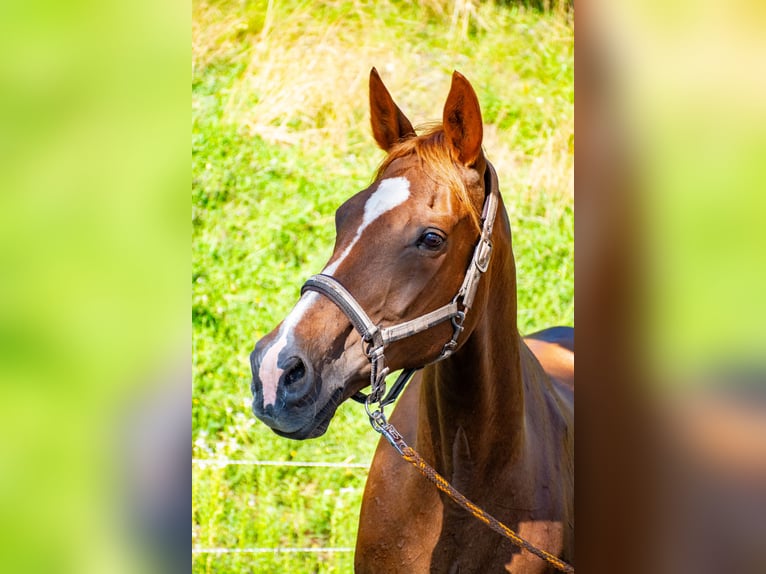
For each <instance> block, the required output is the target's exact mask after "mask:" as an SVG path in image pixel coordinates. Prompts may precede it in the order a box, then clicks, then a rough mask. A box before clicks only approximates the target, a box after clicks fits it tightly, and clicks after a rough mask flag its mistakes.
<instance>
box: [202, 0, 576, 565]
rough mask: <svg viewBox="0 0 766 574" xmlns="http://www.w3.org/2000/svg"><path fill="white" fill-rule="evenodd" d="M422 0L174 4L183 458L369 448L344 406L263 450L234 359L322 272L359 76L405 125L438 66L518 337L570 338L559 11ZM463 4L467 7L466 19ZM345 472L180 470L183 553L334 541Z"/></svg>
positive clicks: (357, 123)
mask: <svg viewBox="0 0 766 574" xmlns="http://www.w3.org/2000/svg"><path fill="white" fill-rule="evenodd" d="M452 6H453V4H452V3H451V2H444V1H438V0H431V1H424V2H421V3H418V4H412V3H402V2H394V1H392V0H391V1H382V2H364V1H359V0H357V1H356V2H352V1H350V0H337V1H334V2H324V3H321V5H320V4H314V3H311V2H307V1H306V0H288V1H285V2H276V1H275V2H273V3H272V4H271V6H269V4H268V3H267V2H226V1H223V2H213V3H206V2H197V3H195V4H194V6H193V21H194V29H193V77H192V82H193V85H192V172H193V183H192V223H193V225H192V234H193V252H192V257H193V278H192V289H193V295H192V298H193V301H192V303H193V309H192V319H193V329H194V341H193V369H194V371H193V373H194V396H193V406H192V416H193V440H194V447H193V448H194V450H193V453H194V456H195V457H197V458H222V457H228V458H239V459H260V460H313V461H320V460H322V461H349V462H355V463H359V462H361V463H367V462H369V460H370V459H371V457H372V453H373V449H374V447H375V444H376V437H375V436H374V435H373V432H372V430H371V429H370V428H369V425H368V423H367V422H366V420H365V417H364V415H363V412H362V410H361V409H360V408H359V406H358V405H356V404H344V405H342V406H341V408H340V409H339V411H338V413H337V415H336V417H335V419H334V420H333V422H332V424H331V425H330V428H329V430H328V432H327V434H326V435H325V436H323V437H322V438H320V439H317V440H311V441H304V442H295V441H289V440H286V439H281V438H279V437H277V436H276V435H274V434H273V433H272V432H271V431H270V430H268V429H267V428H266V427H265V426H264V425H262V424H260V423H258V422H256V421H254V420H253V417H252V415H251V413H250V405H249V403H250V392H249V379H250V372H249V364H248V354H249V352H250V351H251V350H252V347H253V345H254V344H255V341H257V340H258V338H260V337H261V336H263V335H264V334H266V333H268V332H269V331H270V330H271V329H272V328H273V327H274V326H275V325H276V324H277V323H278V322H279V321H280V320H281V319H282V318H283V317H284V315H285V314H286V313H287V312H288V311H289V309H290V308H291V307H292V305H293V304H294V303H295V301H296V300H297V298H298V293H299V289H300V286H301V284H302V282H303V280H304V279H305V278H306V277H308V276H309V275H311V274H312V273H315V272H316V271H318V270H319V269H321V268H322V266H323V265H324V263H325V262H326V260H327V258H328V257H329V255H330V253H331V250H332V244H333V239H334V229H333V214H334V211H335V208H336V207H337V206H338V205H339V204H340V203H341V202H342V201H344V200H345V199H346V198H348V197H350V196H351V195H353V194H354V193H355V192H357V191H359V190H360V189H363V188H364V187H366V185H368V184H369V182H370V178H371V176H372V174H373V172H374V170H375V167H376V166H377V164H378V163H379V162H380V160H381V159H382V152H381V151H380V150H378V149H377V148H376V146H375V144H374V141H373V139H372V137H371V135H370V133H369V115H368V111H367V87H366V82H367V76H368V74H369V70H370V68H371V67H372V66H373V65H374V66H376V67H377V68H378V70H379V71H380V73H381V75H382V77H383V79H384V81H385V82H386V84H387V85H388V87H389V89H390V90H391V92H392V94H393V95H394V97H395V99H396V100H397V102H398V103H399V105H400V106H401V107H402V108H403V110H404V111H405V113H406V114H407V115H408V116H409V117H410V119H411V120H413V122H414V123H415V124H416V125H417V124H418V123H422V122H425V121H429V120H434V119H439V117H440V115H441V106H442V104H443V102H444V99H445V98H446V94H447V91H448V89H449V81H450V74H451V72H452V70H453V69H458V70H459V71H461V72H462V73H463V74H465V75H466V76H467V77H468V78H469V80H470V81H471V82H472V84H473V85H474V87H475V89H476V91H477V93H478V95H479V100H480V102H481V104H482V109H483V112H484V119H485V124H486V128H485V142H484V144H485V148H486V150H487V153H488V155H489V157H490V159H491V160H492V161H493V163H494V164H495V165H496V167H497V169H498V173H499V177H500V185H501V190H502V191H503V195H504V198H505V201H506V204H507V206H508V209H509V212H510V217H511V225H512V228H513V233H514V251H515V254H516V259H517V272H518V288H519V327H520V329H521V330H522V332H531V331H533V330H535V329H538V328H542V327H545V326H549V325H553V324H570V325H571V324H573V315H574V309H573V300H574V298H573V201H572V200H573V192H572V177H573V174H572V170H573V160H572V157H573V145H574V143H573V126H574V119H573V99H574V87H573V57H572V53H573V38H572V28H571V23H570V21H569V18H570V17H571V16H567V15H566V14H565V13H564V12H562V11H561V10H558V9H555V10H552V11H551V12H548V13H543V12H540V11H535V10H524V9H521V8H518V7H513V6H507V5H498V4H494V3H482V4H480V5H478V6H475V9H473V11H471V10H466V11H463V12H458V13H457V14H456V16H455V18H454V20H453V7H452ZM472 6H473V5H472ZM365 478H366V471H365V470H364V469H355V468H352V469H336V468H329V469H328V468H324V469H316V468H295V467H252V466H229V467H223V468H221V467H217V466H208V467H200V466H195V467H194V470H193V479H194V486H193V497H192V504H193V520H194V523H193V544H194V546H195V547H202V548H212V547H227V548H249V547H312V546H313V547H353V546H354V540H355V531H356V524H357V516H358V511H359V504H360V501H361V493H362V489H363V486H364V481H365ZM352 564H353V556H352V555H351V554H350V553H346V554H335V555H315V554H303V555H301V554H278V555H272V554H263V555H225V556H222V555H211V554H196V555H195V556H194V562H193V570H194V572H220V573H225V572H238V573H239V572H287V571H289V572H349V571H351V569H352Z"/></svg>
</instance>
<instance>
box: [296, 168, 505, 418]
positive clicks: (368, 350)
mask: <svg viewBox="0 0 766 574" xmlns="http://www.w3.org/2000/svg"><path fill="white" fill-rule="evenodd" d="M487 184H489V185H487ZM484 185H485V189H488V190H489V191H487V192H486V197H485V199H484V207H483V208H482V215H481V219H482V227H481V235H480V236H479V240H478V242H477V243H476V247H475V248H474V251H473V257H472V258H471V262H470V263H469V264H468V269H467V270H466V273H465V278H464V279H463V284H462V285H461V286H460V289H459V290H458V292H457V294H456V295H455V296H454V297H453V298H452V301H450V302H449V303H447V304H446V305H443V306H442V307H439V308H438V309H436V310H434V311H431V312H430V313H426V314H425V315H421V316H420V317H417V318H415V319H411V320H409V321H405V322H403V323H399V324H398V325H392V326H389V327H383V326H381V325H376V324H375V323H373V322H372V320H371V319H370V317H369V316H368V315H367V313H365V311H364V309H363V308H362V306H361V305H360V304H359V302H358V301H357V300H356V299H355V298H354V296H353V295H351V293H349V292H348V290H347V289H346V288H345V287H343V285H341V284H340V283H339V282H338V281H337V280H336V279H335V278H334V277H331V276H330V275H323V274H318V275H313V276H311V277H309V278H308V279H307V280H306V283H304V284H303V287H302V288H301V295H303V293H305V292H306V291H316V292H317V293H320V294H322V295H324V296H325V297H327V298H328V299H330V301H332V302H333V303H335V305H337V306H338V308H339V309H340V310H341V311H343V313H344V314H345V315H346V316H347V317H348V319H349V320H350V321H351V324H352V325H353V326H354V328H355V329H356V330H357V331H358V332H359V334H360V335H361V337H362V341H363V344H364V345H365V355H366V356H367V358H368V359H369V361H370V366H371V371H370V387H371V391H370V394H369V395H365V394H363V393H362V392H358V393H356V394H355V395H353V396H352V398H353V399H354V400H355V401H357V402H360V403H364V405H365V407H366V408H367V411H368V414H370V411H369V407H370V405H371V404H372V403H379V407H378V409H379V410H381V411H382V408H383V407H385V406H386V405H389V404H391V403H393V402H394V401H395V400H396V398H397V397H398V396H399V394H400V393H401V392H402V390H403V389H404V386H405V385H406V384H407V381H408V380H409V379H410V377H412V375H413V374H414V373H415V371H416V370H417V369H406V370H404V371H402V373H401V374H400V375H399V378H398V379H397V380H396V382H395V383H394V385H393V386H392V387H391V390H390V391H389V393H388V395H387V396H386V397H385V398H383V395H384V393H385V391H386V376H387V375H388V373H389V368H388V367H387V366H386V357H385V348H386V346H388V345H390V344H391V343H393V342H395V341H400V340H402V339H406V338H408V337H411V336H413V335H416V334H418V333H422V332H423V331H427V330H429V329H431V328H432V327H435V326H436V325H439V324H441V323H443V322H444V321H447V320H451V321H452V327H453V330H452V337H451V338H450V340H449V341H447V342H446V343H445V344H444V347H442V350H441V353H440V354H439V356H438V357H437V358H436V359H435V360H434V361H432V362H434V363H435V362H438V361H441V360H443V359H446V358H447V357H449V356H450V355H451V354H452V353H453V352H454V351H455V349H457V340H458V337H459V336H460V333H461V332H462V331H463V323H464V322H465V316H466V314H467V313H468V311H469V309H470V308H471V305H472V304H473V299H474V297H475V296H476V290H477V289H478V286H479V279H480V278H481V276H482V274H484V273H485V272H486V271H487V268H488V266H489V259H490V255H491V254H492V241H491V237H492V228H493V226H494V223H495V216H496V215H497V204H498V195H499V192H498V186H497V174H496V173H495V168H494V167H493V166H492V164H490V163H489V162H487V170H486V171H485V174H484ZM419 368H422V367H419ZM373 426H374V425H373Z"/></svg>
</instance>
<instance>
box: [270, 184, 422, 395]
mask: <svg viewBox="0 0 766 574" xmlns="http://www.w3.org/2000/svg"><path fill="white" fill-rule="evenodd" d="M409 197H410V182H409V180H408V179H407V178H406V177H392V178H388V179H384V180H382V181H381V182H380V183H379V184H378V188H377V189H376V190H375V192H374V193H373V194H372V195H371V196H370V197H369V198H368V199H367V202H366V203H365V204H364V216H363V217H362V223H361V224H360V225H359V228H358V229H357V230H356V235H355V236H354V238H353V239H352V240H351V243H349V244H348V247H346V248H345V249H344V250H343V253H341V254H340V256H338V258H337V259H336V260H335V261H333V262H332V263H331V264H329V265H328V266H327V267H325V268H324V270H323V271H322V273H324V274H325V275H332V274H333V273H335V271H337V269H338V267H339V266H340V264H341V263H342V262H343V260H344V259H345V258H346V257H347V256H348V254H349V253H351V250H352V249H353V247H354V245H356V243H357V241H359V238H360V237H361V236H362V233H363V232H364V230H365V229H367V227H369V225H370V224H371V223H372V222H373V221H375V220H376V219H378V217H380V216H381V215H383V214H384V213H386V212H388V211H391V210H392V209H393V208H395V207H396V206H397V205H401V204H402V203H404V202H405V201H407V199H408V198H409ZM318 297H319V294H317V293H313V292H309V293H306V294H305V295H303V296H302V297H301V298H300V300H299V301H298V303H297V304H296V305H295V307H293V310H292V311H290V314H289V315H288V316H287V317H285V320H284V322H283V323H282V326H281V327H280V328H279V335H278V336H277V340H276V341H275V342H274V344H273V345H271V347H269V349H268V351H266V354H265V355H264V356H263V361H261V366H260V368H259V370H258V376H259V377H260V379H261V383H263V406H264V407H265V406H266V405H273V404H274V402H275V401H276V400H277V386H278V384H279V379H280V378H281V377H282V373H283V370H282V369H281V368H280V367H279V366H278V365H277V360H278V359H279V353H281V352H282V349H284V348H285V346H286V345H287V339H288V337H289V336H290V334H291V333H292V330H293V329H294V328H295V326H296V325H297V324H298V322H299V321H300V320H301V318H302V317H303V315H304V314H305V313H306V311H307V310H308V309H309V308H310V307H311V305H313V304H314V302H315V301H316V300H317V299H318Z"/></svg>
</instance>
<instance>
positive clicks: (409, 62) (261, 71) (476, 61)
mask: <svg viewBox="0 0 766 574" xmlns="http://www.w3.org/2000/svg"><path fill="white" fill-rule="evenodd" d="M564 6H565V3H563V2H558V3H556V5H555V6H554V9H553V10H552V11H551V13H550V14H548V15H547V16H546V17H544V18H542V19H540V18H538V19H537V20H536V21H535V24H534V26H532V25H528V24H527V21H528V20H529V19H526V20H525V18H524V17H523V16H524V15H523V10H522V9H512V10H511V9H508V8H507V7H503V6H499V5H497V4H496V3H494V2H482V3H479V2H476V1H475V0H450V1H446V0H424V1H423V2H422V3H419V4H417V5H411V6H410V7H409V8H407V9H404V8H403V7H402V6H401V5H400V4H398V3H394V2H392V0H383V1H381V2H375V3H374V7H371V5H370V4H369V3H366V2H363V1H362V0H356V1H355V2H353V3H349V2H342V1H340V0H336V1H334V2H325V3H322V4H321V5H319V4H316V3H312V2H307V1H306V0H302V1H298V2H279V1H277V0H269V2H268V3H267V4H266V6H265V10H264V7H263V6H262V7H261V8H260V9H259V10H256V9H253V7H248V5H247V4H240V3H234V2H209V1H205V0H203V1H201V2H197V3H195V4H194V6H193V12H194V14H193V21H194V29H193V50H192V55H193V66H194V70H195V72H201V71H203V70H204V69H206V68H208V67H210V66H216V65H220V64H221V63H222V62H225V63H227V64H229V65H231V64H236V66H237V70H238V71H237V73H236V75H235V77H234V78H233V79H232V81H231V82H230V84H229V86H228V88H227V93H226V94H225V96H224V100H225V103H224V106H223V112H222V117H221V118H220V121H222V122H229V123H232V124H236V125H239V126H241V127H243V128H244V129H247V130H248V131H249V133H250V134H252V135H257V136H260V137H261V138H263V139H265V140H266V141H269V142H272V143H283V144H292V145H297V146H299V147H300V148H303V149H312V150H328V149H331V150H332V153H333V154H335V155H336V156H337V155H344V154H349V153H354V154H360V153H361V154H365V153H370V151H367V150H372V151H373V152H374V146H373V145H372V141H371V139H370V138H369V135H368V132H369V128H368V125H369V113H368V109H367V107H368V104H367V79H368V74H369V70H370V68H371V67H373V66H375V67H377V68H378V70H379V71H380V72H381V75H382V76H383V78H384V81H385V82H386V84H387V85H388V87H389V89H390V91H391V92H392V93H393V94H394V96H395V98H396V99H397V102H398V103H399V105H400V107H402V109H403V110H404V111H405V113H406V114H407V115H408V116H409V117H410V119H412V120H413V122H414V123H415V124H418V123H421V122H425V121H427V120H434V119H438V118H439V115H440V113H441V108H440V106H441V103H442V102H443V101H444V98H445V97H446V94H447V91H448V89H449V80H450V74H451V72H452V70H453V69H459V70H460V71H462V72H463V73H464V74H465V75H466V76H467V77H468V78H469V79H470V80H471V81H472V82H473V83H474V86H475V87H476V89H477V92H478V94H479V99H480V100H483V93H482V92H483V89H482V88H483V87H484V86H486V85H492V86H493V90H494V92H495V93H498V94H502V97H507V98H508V99H509V101H513V100H512V99H513V98H517V99H518V98H524V100H525V101H526V100H528V101H529V106H525V111H524V112H523V113H527V111H526V110H527V109H530V108H531V107H534V108H537V109H535V110H534V113H536V114H541V115H543V116H546V117H547V120H546V125H545V128H544V129H543V130H541V133H539V134H535V135H534V136H533V139H534V140H536V141H531V142H526V145H525V147H526V150H520V149H519V146H518V144H517V142H518V137H519V136H518V134H517V133H515V132H514V130H516V129H517V128H518V126H516V125H511V126H510V127H508V126H507V125H506V126H505V127H503V128H498V126H496V125H492V124H491V123H489V124H488V125H487V130H486V132H487V135H486V139H485V148H486V149H487V150H488V153H489V154H490V157H491V159H492V160H493V161H494V163H495V164H496V166H497V168H498V172H499V173H500V174H501V177H505V178H507V181H508V183H509V184H512V185H513V186H514V188H516V189H518V190H519V191H520V193H521V194H522V195H525V194H526V193H528V192H532V191H533V190H535V189H539V188H540V186H543V187H544V188H545V189H546V190H548V191H549V192H552V193H553V194H555V195H559V194H560V195H562V196H563V197H568V198H570V199H571V197H572V194H573V185H572V181H573V153H572V141H573V132H574V119H573V111H572V109H571V105H568V104H567V103H566V102H561V101H554V102H552V101H550V98H548V96H547V95H546V94H543V95H542V96H538V97H536V98H533V97H531V94H530V93H529V92H530V90H532V91H535V90H537V91H542V92H544V91H545V90H544V89H543V90H540V86H539V85H535V83H534V78H533V79H532V82H531V87H530V79H529V78H523V77H522V76H523V74H522V73H521V72H519V71H518V69H517V66H516V65H515V64H514V58H517V59H518V62H519V66H518V67H523V65H524V62H525V60H526V59H528V58H529V57H530V55H529V54H528V53H518V54H515V55H514V54H510V55H509V54H507V53H500V54H498V53H491V52H487V51H486V48H485V51H484V52H482V51H481V50H482V49H481V48H479V51H478V52H477V53H475V54H474V55H468V54H467V53H466V51H471V50H472V46H471V43H472V42H471V40H472V36H471V35H473V36H476V35H481V36H482V43H481V45H482V46H490V47H492V46H497V47H498V50H502V51H505V48H504V46H509V45H510V46H512V45H514V44H517V45H518V46H519V50H520V51H522V52H524V51H529V50H530V49H534V42H535V39H534V38H529V39H526V38H520V36H523V35H525V34H527V35H531V36H536V35H538V36H542V35H544V37H545V42H547V43H552V45H554V46H555V45H556V44H560V45H567V44H571V43H572V32H573V31H572V27H571V17H570V15H569V13H568V12H567V11H566V10H565V9H564V8H562V7H564ZM520 13H521V17H520V15H519V14H520ZM391 21H396V23H397V25H396V26H395V27H394V26H389V25H386V22H391ZM522 39H524V40H526V41H524V42H522V41H521V40H522ZM466 48H467V49H466ZM544 57H547V56H544ZM562 65H571V62H564V63H563V64H562ZM545 81H547V80H546V79H545V78H543V79H541V83H543V82H545ZM529 113H531V110H530V112H529ZM496 119H497V120H501V119H502V113H501V114H499V115H498V117H497V118H496ZM528 139H529V138H528Z"/></svg>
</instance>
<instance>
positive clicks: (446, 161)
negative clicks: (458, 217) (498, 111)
mask: <svg viewBox="0 0 766 574" xmlns="http://www.w3.org/2000/svg"><path fill="white" fill-rule="evenodd" d="M411 155H414V156H415V157H416V158H417V159H418V161H419V162H420V165H421V167H422V170H423V173H424V175H427V176H428V177H430V178H433V179H434V180H436V181H438V182H439V183H443V184H446V185H447V186H448V187H449V189H450V190H451V191H452V192H453V193H454V195H455V197H456V198H457V200H458V203H459V204H460V205H462V206H463V207H464V208H465V210H466V211H467V213H468V215H469V216H470V218H471V221H472V222H473V224H474V226H475V227H476V229H477V230H479V229H481V222H480V218H481V207H482V203H483V198H481V200H480V201H477V198H473V197H472V196H471V193H470V191H469V188H468V185H467V183H466V181H465V179H464V177H463V174H464V172H463V171H462V170H461V169H460V168H459V167H458V165H457V163H456V162H455V159H454V158H453V156H452V151H451V149H450V146H449V144H448V143H447V140H446V135H445V133H444V128H443V126H442V125H441V124H437V125H430V126H425V132H424V133H422V134H421V135H419V136H415V137H410V138H406V139H403V140H401V141H399V142H398V143H396V144H395V145H394V146H393V147H392V148H391V150H390V151H389V153H388V155H387V156H386V158H385V159H384V160H383V162H382V163H381V164H380V166H379V167H378V171H377V172H376V174H375V179H380V178H381V177H383V175H384V173H385V171H386V170H387V169H388V168H389V166H390V165H391V164H392V163H393V162H394V161H396V160H398V159H402V158H405V157H408V156H411Z"/></svg>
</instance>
